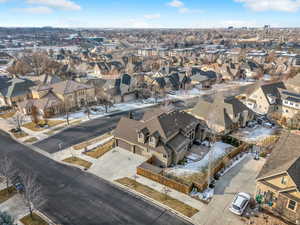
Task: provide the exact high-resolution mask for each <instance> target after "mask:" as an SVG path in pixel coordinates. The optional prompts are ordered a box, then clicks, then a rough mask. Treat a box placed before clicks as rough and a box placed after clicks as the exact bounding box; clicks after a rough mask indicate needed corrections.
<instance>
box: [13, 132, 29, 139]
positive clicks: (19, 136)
mask: <svg viewBox="0 0 300 225" xmlns="http://www.w3.org/2000/svg"><path fill="white" fill-rule="evenodd" d="M12 134H13V135H14V137H15V138H18V139H19V138H23V137H27V136H28V134H27V133H26V132H24V131H21V132H18V133H12Z"/></svg>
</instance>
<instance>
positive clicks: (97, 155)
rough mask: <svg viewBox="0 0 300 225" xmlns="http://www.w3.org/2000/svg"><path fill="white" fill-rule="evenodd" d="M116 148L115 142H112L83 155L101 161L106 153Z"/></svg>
mask: <svg viewBox="0 0 300 225" xmlns="http://www.w3.org/2000/svg"><path fill="white" fill-rule="evenodd" d="M113 147H114V141H113V140H111V141H109V142H107V143H105V144H103V145H101V146H99V147H97V148H95V149H93V150H91V151H88V152H84V153H83V154H85V155H87V156H90V157H92V158H95V159H99V158H100V157H101V156H103V155H104V154H105V153H106V152H109V151H110V150H112V149H113Z"/></svg>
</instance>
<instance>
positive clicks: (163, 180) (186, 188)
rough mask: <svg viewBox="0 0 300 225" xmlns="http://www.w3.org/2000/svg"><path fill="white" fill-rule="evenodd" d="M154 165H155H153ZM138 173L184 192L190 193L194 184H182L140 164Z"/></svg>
mask: <svg viewBox="0 0 300 225" xmlns="http://www.w3.org/2000/svg"><path fill="white" fill-rule="evenodd" d="M152 166H153V165H152ZM137 174H138V175H141V176H144V177H146V178H148V179H150V180H153V181H155V182H158V183H160V184H163V185H165V186H167V187H169V188H172V189H175V190H176V191H179V192H182V193H184V194H189V193H190V192H191V190H192V186H188V185H185V184H181V183H179V182H177V181H175V180H172V179H170V178H167V177H165V176H163V175H162V174H159V173H156V172H154V171H151V170H148V169H145V168H143V167H142V166H139V167H138V168H137Z"/></svg>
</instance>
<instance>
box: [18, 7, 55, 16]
mask: <svg viewBox="0 0 300 225" xmlns="http://www.w3.org/2000/svg"><path fill="white" fill-rule="evenodd" d="M16 10H17V11H19V12H25V13H30V14H50V13H52V12H53V11H52V9H50V8H48V7H45V6H38V7H28V8H20V9H16Z"/></svg>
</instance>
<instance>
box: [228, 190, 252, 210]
mask: <svg viewBox="0 0 300 225" xmlns="http://www.w3.org/2000/svg"><path fill="white" fill-rule="evenodd" d="M250 199H251V196H250V195H249V194H247V193H244V192H240V193H238V194H236V195H235V196H234V199H233V201H232V203H231V205H230V207H229V210H230V211H231V212H233V213H234V214H237V215H239V216H241V215H242V214H243V213H244V211H245V209H246V208H247V206H248V204H249V202H250Z"/></svg>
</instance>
